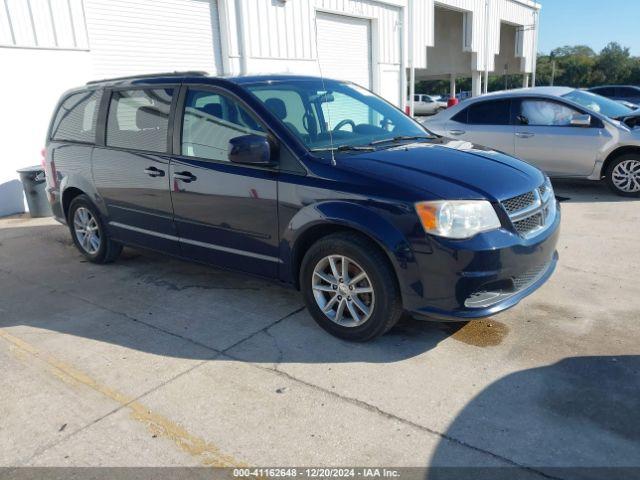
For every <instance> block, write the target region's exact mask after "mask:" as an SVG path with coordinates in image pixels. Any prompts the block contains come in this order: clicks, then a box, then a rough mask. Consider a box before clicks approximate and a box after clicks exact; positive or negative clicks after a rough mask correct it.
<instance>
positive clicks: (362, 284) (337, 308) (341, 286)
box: [311, 255, 375, 327]
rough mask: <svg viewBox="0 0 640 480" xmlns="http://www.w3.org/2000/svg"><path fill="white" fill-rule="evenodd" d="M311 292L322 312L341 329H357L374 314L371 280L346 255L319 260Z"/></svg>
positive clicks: (314, 272) (314, 271)
mask: <svg viewBox="0 0 640 480" xmlns="http://www.w3.org/2000/svg"><path fill="white" fill-rule="evenodd" d="M311 288H312V289H313V296H314V297H315V299H316V303H317V304H318V307H320V310H321V311H322V312H323V313H324V314H325V315H326V316H327V318H329V319H330V320H331V321H332V322H334V323H337V324H338V325H341V326H343V327H357V326H359V325H362V324H363V323H365V322H366V321H367V320H369V318H370V317H371V314H372V313H373V309H374V306H375V294H374V291H373V284H372V282H371V279H370V278H369V276H368V275H367V272H366V271H365V270H364V269H363V268H362V267H361V266H360V265H358V264H357V263H356V262H355V261H353V260H352V259H350V258H348V257H345V256H344V255H329V256H327V257H324V258H323V259H322V260H320V261H319V262H318V264H317V265H316V267H315V268H314V270H313V280H312V282H311Z"/></svg>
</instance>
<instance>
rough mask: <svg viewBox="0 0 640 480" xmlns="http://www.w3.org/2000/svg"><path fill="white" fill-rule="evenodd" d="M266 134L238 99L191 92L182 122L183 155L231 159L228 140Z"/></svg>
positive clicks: (215, 94)
mask: <svg viewBox="0 0 640 480" xmlns="http://www.w3.org/2000/svg"><path fill="white" fill-rule="evenodd" d="M249 134H257V135H264V136H266V133H265V131H264V129H263V128H262V127H261V126H260V124H259V123H258V122H257V121H256V119H255V118H254V117H253V116H252V115H250V114H249V113H248V112H247V110H246V109H245V108H244V107H243V106H242V105H240V103H238V102H237V101H236V100H234V99H232V98H230V97H227V96H224V95H220V94H218V93H212V92H207V91H198V90H189V92H188V94H187V99H186V102H185V107H184V116H183V122H182V155H186V156H189V157H199V158H207V159H211V160H224V161H227V160H228V155H229V140H231V139H232V138H235V137H240V136H242V135H249Z"/></svg>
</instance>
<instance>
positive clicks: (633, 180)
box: [611, 159, 640, 193]
mask: <svg viewBox="0 0 640 480" xmlns="http://www.w3.org/2000/svg"><path fill="white" fill-rule="evenodd" d="M611 180H612V181H613V184H614V185H615V186H616V188H617V189H618V190H620V191H622V192H625V193H636V192H640V160H633V159H631V160H624V161H622V162H620V163H619V164H617V165H616V166H615V168H614V169H613V171H612V172H611Z"/></svg>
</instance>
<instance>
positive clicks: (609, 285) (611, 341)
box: [0, 183, 640, 478]
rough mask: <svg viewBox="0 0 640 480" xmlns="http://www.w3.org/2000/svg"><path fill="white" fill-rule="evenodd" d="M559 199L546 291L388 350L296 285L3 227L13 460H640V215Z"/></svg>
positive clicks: (0, 453) (1, 310) (581, 190)
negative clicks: (84, 251) (359, 340)
mask: <svg viewBox="0 0 640 480" xmlns="http://www.w3.org/2000/svg"><path fill="white" fill-rule="evenodd" d="M556 190H557V194H558V195H559V196H562V197H565V198H566V201H564V202H563V226H562V228H563V232H562V236H561V243H560V247H559V252H560V256H561V260H560V265H559V268H558V271H557V272H556V274H555V275H554V276H553V278H552V279H551V280H550V281H549V282H548V284H547V285H545V286H544V287H543V288H542V289H540V290H539V291H538V292H536V293H535V294H534V295H533V296H531V297H530V298H528V299H526V300H525V301H524V302H522V303H521V304H520V305H518V306H517V307H516V308H514V309H512V310H510V311H508V312H505V313H503V314H500V315H498V316H496V317H494V318H492V319H489V320H483V321H477V322H471V323H468V324H466V325H464V324H442V323H425V322H420V321H416V320H412V319H405V320H403V321H402V322H401V324H400V325H398V327H396V328H395V329H394V330H392V331H391V332H390V333H389V334H388V335H386V336H385V337H383V338H381V339H379V340H378V341H376V342H373V343H369V344H350V343H347V342H342V341H340V340H337V339H335V338H333V337H331V336H329V335H328V334H326V333H325V332H324V331H322V330H321V329H320V328H319V327H317V326H316V325H315V324H314V322H313V321H312V319H311V318H310V316H309V315H308V314H307V313H306V311H305V310H304V308H303V304H302V301H301V298H300V296H299V294H298V293H297V292H295V291H292V290H287V289H284V288H282V287H279V286H277V285H273V284H269V283H267V282H263V281H261V280H256V279H253V278H250V277H245V276H243V275H239V274H234V273H228V272H223V271H220V270H216V269H212V268H207V267H203V266H200V265H194V264H189V263H185V262H181V261H177V260H173V259H169V258H167V257H163V256H160V255H156V254H151V253H147V252H140V251H135V250H132V249H131V250H130V249H126V250H125V254H124V255H123V257H122V258H121V259H120V260H119V261H118V262H116V263H114V264H112V265H107V266H97V265H93V264H90V263H87V262H86V261H84V260H83V258H82V257H81V255H80V254H79V253H78V252H77V251H76V250H75V248H74V247H73V245H72V243H71V239H70V237H69V233H68V231H67V230H66V229H65V227H63V226H61V225H58V224H56V223H55V222H53V221H51V220H48V219H45V220H32V219H27V218H7V219H0V365H2V372H3V373H2V375H0V466H23V465H31V466H161V465H186V466H191V465H216V466H234V465H264V466H269V465H292V466H302V465H316V466H329V465H331V466H338V465H359V466H385V465H386V466H421V467H424V466H433V465H436V466H440V465H444V466H510V467H516V468H519V469H520V470H519V471H520V472H522V473H524V474H526V475H527V476H531V478H544V475H551V476H554V477H557V476H559V475H560V476H562V477H563V478H564V477H566V478H570V477H571V475H572V474H571V472H570V471H566V472H565V474H566V475H564V474H563V475H561V474H559V473H558V472H556V471H554V472H551V471H549V470H547V469H548V468H549V467H565V466H568V467H576V466H588V467H597V466H601V467H607V466H638V467H640V408H638V407H639V406H640V403H639V400H638V399H639V398H640V325H639V324H640V282H638V266H639V265H640V253H639V251H638V249H637V239H638V237H639V235H640V201H634V200H629V199H621V198H618V197H615V196H613V195H611V194H609V193H608V191H607V190H606V189H605V188H604V186H600V185H596V184H587V183H580V184H570V183H558V184H557V185H556Z"/></svg>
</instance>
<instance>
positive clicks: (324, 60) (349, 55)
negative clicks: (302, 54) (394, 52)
mask: <svg viewBox="0 0 640 480" xmlns="http://www.w3.org/2000/svg"><path fill="white" fill-rule="evenodd" d="M317 30H318V32H317V34H318V58H319V61H320V66H321V68H322V74H323V75H324V76H325V77H328V78H336V79H339V80H350V81H352V82H355V83H357V84H359V85H362V86H363V87H366V88H369V89H370V88H371V21H369V20H366V19H363V18H355V17H348V16H345V15H334V14H330V13H320V12H319V13H318V16H317Z"/></svg>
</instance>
